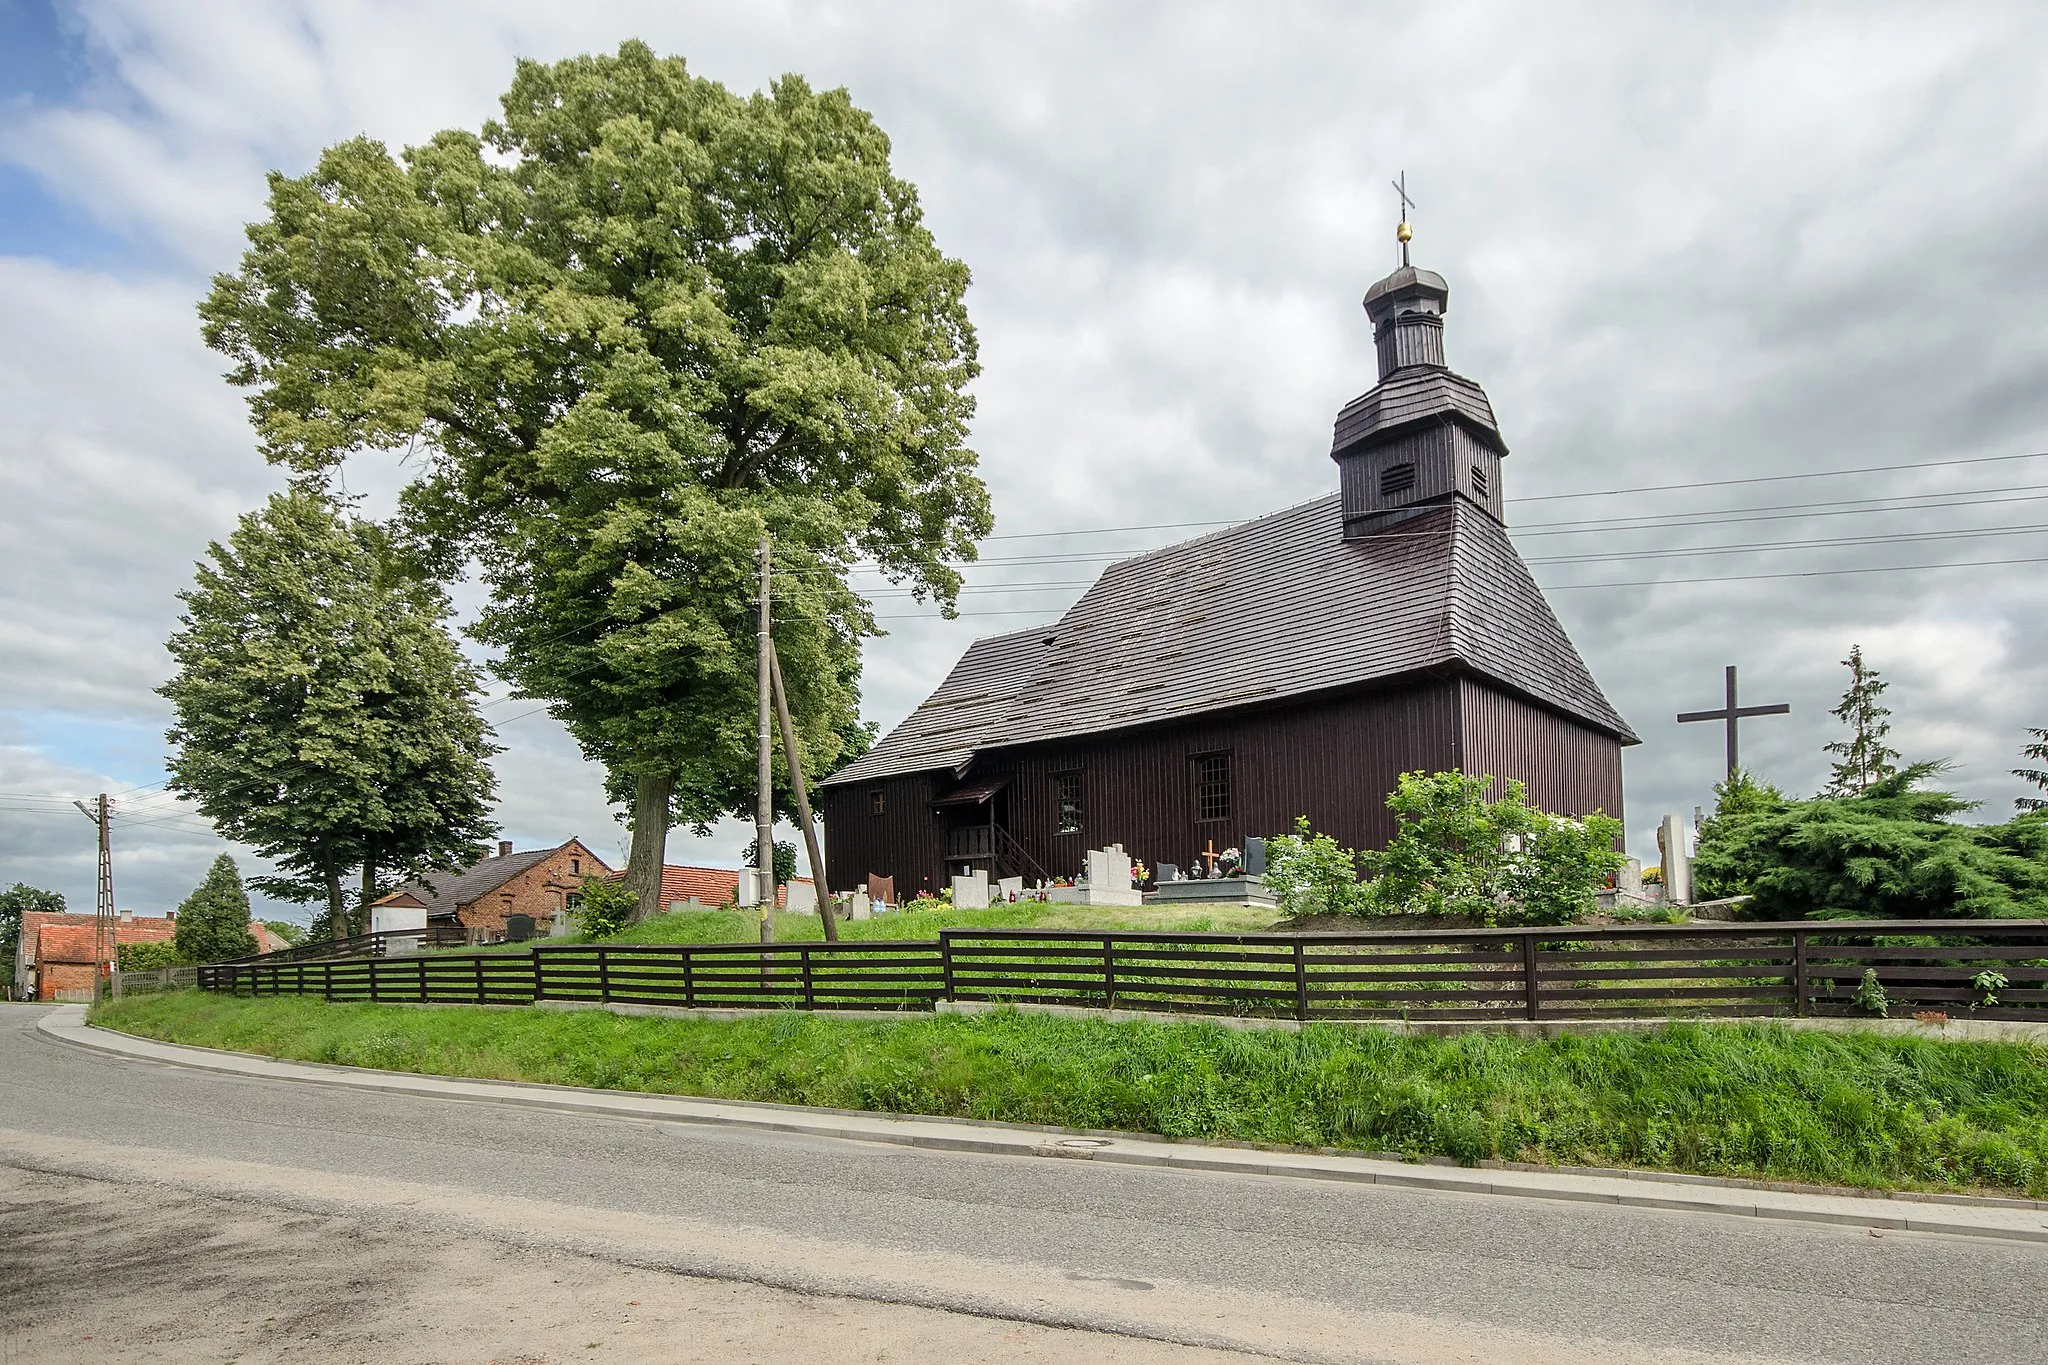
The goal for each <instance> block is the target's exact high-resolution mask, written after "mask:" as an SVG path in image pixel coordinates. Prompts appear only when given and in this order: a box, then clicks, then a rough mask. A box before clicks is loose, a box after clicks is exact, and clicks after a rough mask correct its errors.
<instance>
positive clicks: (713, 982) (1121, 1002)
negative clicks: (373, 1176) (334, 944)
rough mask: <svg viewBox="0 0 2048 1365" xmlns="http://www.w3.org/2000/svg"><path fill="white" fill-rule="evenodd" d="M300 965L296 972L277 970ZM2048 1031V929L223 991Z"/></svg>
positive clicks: (973, 939) (1731, 936)
mask: <svg viewBox="0 0 2048 1365" xmlns="http://www.w3.org/2000/svg"><path fill="white" fill-rule="evenodd" d="M280 959H283V960H280ZM1867 972H1869V973H1874V974H1875V976H1874V979H1875V981H1876V982H1877V984H1878V985H1879V987H1881V989H1882V991H1883V993H1884V995H1885V997H1886V998H1887V1000H1888V1002H1889V1010H1890V1013H1891V1015H1892V1016H1893V1017H1904V1016H1906V1015H1909V1014H1913V1013H1916V1012H1942V1013H1946V1014H1948V1015H1950V1016H1952V1017H1970V1018H1979V1019H2014V1020H2031V1019H2048V921H2043V920H1967V921H1965V920H1887V921H1874V920H1859V921H1806V922H1801V923H1791V924H1728V925H1698V924H1684V925H1641V926H1601V927H1597V928H1596V927H1586V926H1563V927H1552V928H1541V929H1470V930H1437V931H1414V930H1407V931H1404V930H1381V931H1378V932H1369V933H1358V934H1282V933H1255V934H1174V933H1123V932H1101V931H1095V930H1082V929H1066V930H1062V929H1053V930H1040V929H948V930H944V931H942V933H941V935H940V937H939V939H938V940H937V941H936V942H934V941H931V940H921V941H903V942H843V943H836V944H828V943H778V944H770V945H762V944H752V943H720V944H648V945H641V944H630V945H629V944H616V945H614V944H602V943H594V944H543V945H539V946H536V947H534V948H532V949H530V950H528V951H526V952H523V953H507V952H502V951H500V952H495V953H429V954H412V955H405V956H378V957H347V958H329V959H326V960H314V959H311V958H307V957H298V958H286V956H285V955H284V954H273V955H271V956H270V957H268V958H254V959H247V960H244V961H240V962H228V963H219V964H216V965H214V966H210V967H203V968H200V969H199V974H198V975H199V984H200V986H201V987H203V988H204V989H208V990H216V991H226V992H231V993H234V994H239V995H318V996H321V997H322V998H324V999H328V1000H388V1001H394V1002H396V1001H409V1002H413V1003H446V1004H454V1003H470V1004H478V1003H481V1004H527V1003H531V1002H533V1001H537V1000H559V1001H587V1002H592V1003H621V1004H646V1005H679V1006H684V1007H723V1008H741V1009H779V1008H791V1009H867V1010H929V1009H931V1008H932V1007H933V1005H934V1003H935V1002H937V1001H939V1000H956V1001H982V1002H989V1003H997V1004H1001V1003H1012V1004H1059V1005H1074V1006H1082V1007H1090V1008H1097V1009H1100V1008H1110V1009H1121V1010H1143V1011H1161V1012H1185V1013H1194V1014H1224V1015H1242V1016H1264V1017H1272V1018H1286V1019H1295V1020H1302V1021H1307V1020H1315V1019H1421V1020H1429V1019H1441V1020H1468V1021H1469V1020H1479V1021H1487V1020H1545V1019H1613V1018H1628V1017H1662V1016H1667V1015H1683V1016H1692V1017H1700V1016H1745V1017H1755V1016H1769V1015H1809V1014H1811V1015H1858V1014H1866V1013H1871V1012H1874V1011H1872V1010H1870V1009H1869V1006H1868V1004H1867V1003H1858V1002H1857V1001H1856V1000H1855V999H1854V996H1855V995H1856V993H1857V991H1858V989H1859V987H1860V986H1861V985H1862V983H1863V982H1864V980H1865V974H1866V973H1867Z"/></svg>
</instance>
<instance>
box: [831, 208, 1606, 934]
mask: <svg viewBox="0 0 2048 1365" xmlns="http://www.w3.org/2000/svg"><path fill="white" fill-rule="evenodd" d="M1405 231H1406V224H1405V223H1404V224H1403V238H1402V240H1403V243H1404V245H1403V248H1402V250H1403V257H1404V264H1403V265H1402V267H1401V268H1400V269H1399V270H1396V271H1395V272H1394V273H1393V274H1391V275H1389V276H1387V277H1386V278H1385V279H1383V280H1381V281H1379V283H1377V284H1375V285H1373V286H1372V288H1371V289H1370V290H1368V291H1367V293H1366V296H1365V311H1366V315H1367V316H1368V317H1369V318H1370V319H1371V321H1372V326H1373V338H1374V341H1375V342H1376V344H1377V346H1378V351H1379V383H1378V384H1377V385H1376V386H1374V387H1373V388H1372V389H1371V390H1370V391H1368V392H1367V393H1365V394H1364V395H1363V396H1361V397H1359V398H1356V399H1354V400H1352V401H1351V402H1350V403H1347V404H1346V405H1345V406H1344V408H1343V410H1342V411H1341V412H1339V413H1338V414H1337V428H1336V439H1335V441H1334V442H1333V444H1332V446H1331V450H1330V456H1331V458H1332V459H1333V460H1335V461H1336V463H1337V470H1338V489H1339V491H1338V492H1336V493H1335V494H1332V495H1330V496H1327V497H1323V498H1319V499H1317V500H1316V501H1314V502H1310V503H1305V504H1303V505H1301V506H1299V507H1291V508H1288V509H1286V510H1285V511H1281V512H1276V513H1273V514H1272V515H1270V516H1266V517H1261V518H1259V519H1258V520H1256V521H1250V522H1246V523H1244V524H1243V525H1241V526H1235V527H1232V528H1231V529H1229V530H1227V531H1220V532H1217V533H1215V534H1213V535H1206V536H1202V537H1201V538H1199V539H1196V540H1191V541H1188V542H1186V543H1184V544H1180V545H1174V546H1169V547H1168V548H1166V549H1163V550H1155V551H1152V552H1150V553H1148V554H1141V555H1137V556H1135V557H1133V558H1131V559H1126V560H1123V561H1121V562H1119V563H1117V564H1114V565H1112V566H1111V567H1110V568H1108V569H1106V570H1104V571H1103V574H1102V576H1101V578H1100V579H1099V580H1097V582H1096V583H1095V585H1094V586H1093V587H1092V588H1090V589H1089V590H1088V591H1087V593H1085V594H1084V595H1083V596H1082V597H1081V599H1080V601H1078V602H1076V603H1075V604H1074V606H1073V607H1072V609H1070V610H1069V611H1068V612H1067V613H1066V614H1065V615H1064V616H1062V617H1060V619H1059V620H1057V621H1055V622H1053V623H1052V624H1050V625H1046V626H1041V627H1037V628H1035V629H1031V630H1020V631H1016V632H1014V633H1012V634H1008V635H998V636H995V637H994V638H992V639H986V640H980V641H977V642H976V643H975V644H974V646H973V647H972V648H970V649H969V650H968V651H967V653H966V654H965V655H964V656H962V658H961V659H960V662H959V663H958V664H956V665H954V667H953V671H952V672H951V673H949V674H948V675H947V676H946V679H945V681H944V682H943V683H941V684H940V685H939V688H938V690H937V691H935V692H933V693H932V695H931V696H930V697H929V698H927V699H926V700H925V702H924V704H923V705H921V706H919V707H918V708H917V709H916V710H915V711H913V712H912V713H911V714H910V716H909V717H908V718H907V719H905V720H904V722H903V723H902V724H901V725H898V726H897V727H896V728H895V729H893V730H891V731H890V732H889V733H888V734H887V735H886V736H884V737H883V738H882V739H881V740H880V741H879V742H878V743H877V744H876V745H875V747H874V748H873V749H871V750H869V751H868V752H867V753H866V754H864V755H862V756H861V757H860V758H859V759H857V760H855V761H854V762H852V763H850V764H848V765H847V766H846V767H844V768H842V769H841V770H840V771H838V772H837V773H835V774H833V775H832V776H831V777H830V778H828V779H827V780H826V782H825V783H824V784H823V788H824V791H823V800H822V805H823V813H824V818H825V824H826V849H827V855H826V856H827V859H828V867H829V876H830V879H831V883H832V885H834V886H850V885H854V884H856V883H858V882H861V881H863V880H865V879H866V878H867V877H868V876H869V875H871V874H880V875H883V876H889V877H893V878H894V879H895V884H896V886H897V887H898V888H899V891H900V892H901V893H903V894H910V893H913V892H915V891H916V890H917V889H919V888H920V887H932V888H936V887H940V886H944V885H946V880H945V879H946V878H947V877H948V876H951V875H955V874H964V873H966V872H968V871H970V870H972V869H976V868H980V869H985V870H987V871H988V872H989V874H990V876H991V877H992V878H993V877H996V876H1023V877H1026V878H1028V879H1032V880H1037V879H1041V878H1045V879H1049V878H1051V877H1055V876H1073V875H1075V874H1076V873H1077V872H1079V871H1080V869H1081V866H1082V858H1083V854H1084V852H1085V851H1086V850H1087V849H1091V848H1102V847H1105V846H1107V845H1109V844H1121V845H1123V847H1124V848H1125V850H1127V851H1128V852H1129V853H1130V854H1131V855H1132V856H1134V857H1136V858H1138V859H1140V860H1142V861H1143V862H1145V863H1148V864H1153V865H1156V864H1158V863H1160V862H1162V861H1164V862H1168V863H1174V864H1178V865H1181V866H1189V865H1192V864H1194V862H1195V861H1196V858H1197V856H1198V855H1199V854H1200V853H1201V852H1202V851H1203V850H1205V849H1209V848H1216V849H1221V848H1225V847H1228V846H1232V845H1236V846H1240V847H1241V846H1242V845H1243V843H1244V841H1245V839H1246V837H1247V836H1251V835H1270V834H1278V833H1285V832H1287V831H1289V830H1291V829H1292V827H1293V825H1294V821H1295V817H1297V816H1303V815H1305V816H1307V817H1308V818H1309V820H1310V822H1311V823H1312V824H1313V825H1314V826H1315V827H1316V829H1318V830H1320V831H1323V832H1326V833H1329V834H1332V835H1335V836H1336V837H1337V838H1338V839H1339V840H1340V841H1342V842H1344V843H1346V844H1349V845H1352V846H1354V847H1378V846H1381V845H1384V844H1385V842H1386V841H1387V839H1388V838H1389V837H1390V836H1391V834H1392V832H1393V816H1392V815H1391V814H1390V813H1389V812H1388V810H1387V807H1386V798H1387V794H1388V793H1389V792H1390V791H1391V790H1392V789H1393V787H1394V784H1395V781H1396V779H1397V778H1398V776H1399V775H1400V774H1401V773H1403V772H1408V771H1412V770H1416V769H1422V770H1427V771H1432V772H1435V771H1446V770H1453V769H1456V770H1462V771H1464V772H1467V773H1472V774H1491V775H1493V776H1494V777H1497V778H1518V779H1520V780H1521V781H1522V782H1523V783H1525V784H1526V785H1527V787H1528V790H1529V795H1530V799H1531V800H1532V801H1533V802H1535V803H1536V804H1538V805H1540V806H1542V807H1544V808H1545V809H1548V810H1551V811H1556V812H1562V813H1568V814H1583V813H1586V812H1589V811H1593V810H1603V811H1605V812H1606V813H1608V814H1609V815H1614V816H1619V815H1621V813H1622V789H1621V751H1622V748H1623V747H1624V746H1626V745H1630V744H1634V743H1636V742H1637V740H1636V737H1635V735H1634V733H1633V732H1631V731H1630V729H1629V727H1628V723H1627V722H1626V721H1624V720H1623V719H1622V718H1621V716H1620V715H1618V714H1617V713H1616V712H1615V710H1614V708H1613V707H1612V706H1610V705H1609V704H1608V702H1607V698H1606V697H1604V696H1603V695H1601V692H1600V688H1599V686H1598V685H1597V684H1596V683H1595V682H1594V681H1593V678H1592V675H1591V674H1590V673H1588V672H1587V670H1586V665H1585V663H1584V661H1583V660H1581V659H1580V658H1579V654H1578V651H1577V650H1576V649H1574V648H1573V647H1572V643H1571V641H1570V640H1569V639H1567V638H1566V636H1565V633H1564V630H1563V628H1562V627H1561V626H1560V625H1559V624H1558V621H1557V617H1556V616H1555V615H1554V614H1552V612H1551V610H1550V606H1549V604H1548V603H1547V602H1545V601H1544V599H1543V594H1542V592H1541V591H1540V590H1539V589H1538V588H1537V586H1536V583H1535V580H1534V579H1532V578H1531V577H1530V575H1529V570H1528V568H1527V567H1526V566H1525V565H1524V564H1523V563H1522V558H1521V556H1520V555H1519V554H1518V553H1516V551H1515V547H1514V545H1513V544H1512V543H1511V542H1510V541H1509V539H1508V534H1507V530H1506V527H1505V524H1504V518H1503V515H1502V502H1501V461H1502V460H1503V459H1504V458H1505V457H1506V455H1507V453H1508V451H1507V444H1506V442H1505V441H1503V440H1502V439H1501V434H1500V428H1499V426H1498V424H1497V423H1496V422H1495V421H1494V416H1493V407H1492V405H1491V404H1490V403H1488V402H1487V398H1486V394H1485V391H1484V390H1482V389H1481V388H1480V387H1479V385H1477V384H1475V383H1473V382H1472V381H1471V380H1469V379H1466V378H1464V377H1463V376H1461V375H1457V374H1453V373H1452V372H1451V370H1450V369H1449V368H1448V367H1447V366H1446V365H1445V363H1444V341H1443V328H1444V312H1445V309H1446V306H1447V305H1448V303H1449V300H1450V289H1449V287H1448V286H1447V285H1446V284H1445V283H1444V280H1443V277H1442V276H1440V275H1437V274H1434V273H1432V272H1430V271H1427V270H1419V269H1416V268H1414V267H1412V266H1410V265H1407V264H1406V263H1405V257H1406V251H1407V248H1406V245H1405V243H1406V235H1405Z"/></svg>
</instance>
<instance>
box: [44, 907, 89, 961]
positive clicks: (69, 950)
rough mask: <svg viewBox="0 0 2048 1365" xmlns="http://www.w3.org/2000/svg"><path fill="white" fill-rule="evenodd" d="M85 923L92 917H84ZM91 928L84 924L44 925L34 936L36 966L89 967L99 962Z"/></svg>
mask: <svg viewBox="0 0 2048 1365" xmlns="http://www.w3.org/2000/svg"><path fill="white" fill-rule="evenodd" d="M85 918H86V919H87V921H90V920H91V919H92V916H90V915H87V916H86V917H85ZM93 938H94V934H93V926H92V925H91V923H90V922H88V923H85V924H45V925H44V926H43V927H42V930H41V932H39V933H38V934H37V935H36V965H37V966H38V967H54V966H57V965H59V964H60V963H67V962H75V963H82V964H84V965H85V966H88V967H90V966H91V965H92V964H93V963H95V962H97V961H99V954H98V953H97V952H96V951H95V950H94V949H95V945H94V942H93Z"/></svg>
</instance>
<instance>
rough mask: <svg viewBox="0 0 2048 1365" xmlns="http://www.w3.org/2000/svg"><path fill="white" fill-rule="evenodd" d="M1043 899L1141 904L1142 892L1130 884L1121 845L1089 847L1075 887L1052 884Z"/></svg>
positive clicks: (1081, 902) (1074, 903)
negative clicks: (1082, 870)
mask: <svg viewBox="0 0 2048 1365" xmlns="http://www.w3.org/2000/svg"><path fill="white" fill-rule="evenodd" d="M1045 898H1046V899H1047V900H1049V901H1056V902H1058V903H1060V904H1062V905H1143V904H1144V903H1145V896H1144V893H1143V892H1141V891H1139V890H1138V889H1137V888H1136V887H1134V886H1132V885H1131V860H1130V858H1129V857H1128V856H1126V854H1125V853H1124V851H1123V850H1122V849H1121V848H1118V847H1115V846H1112V847H1110V848H1091V849H1089V850H1088V856H1087V860H1086V871H1085V872H1084V873H1083V874H1082V878H1081V883H1080V885H1078V886H1055V887H1052V888H1051V889H1049V890H1048V891H1047V892H1046V896H1045Z"/></svg>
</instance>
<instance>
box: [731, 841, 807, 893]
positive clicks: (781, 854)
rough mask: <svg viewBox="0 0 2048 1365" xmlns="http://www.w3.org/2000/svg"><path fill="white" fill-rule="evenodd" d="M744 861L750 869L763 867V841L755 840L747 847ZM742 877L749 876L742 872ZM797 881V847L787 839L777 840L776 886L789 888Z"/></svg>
mask: <svg viewBox="0 0 2048 1365" xmlns="http://www.w3.org/2000/svg"><path fill="white" fill-rule="evenodd" d="M742 861H744V863H745V864H746V866H747V867H748V868H756V867H759V866H760V865H761V841H760V839H759V838H756V839H754V840H753V841H752V842H750V843H749V844H748V845H747V851H746V855H745V857H744V858H743V860H742ZM740 875H741V876H742V877H745V876H747V875H749V874H748V873H747V872H745V871H742V872H741V873H740ZM795 880H796V845H795V844H792V843H790V842H789V841H788V840H787V839H777V840H776V841H775V884H776V885H777V886H787V885H789V884H790V883H791V882H793V881H795Z"/></svg>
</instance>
